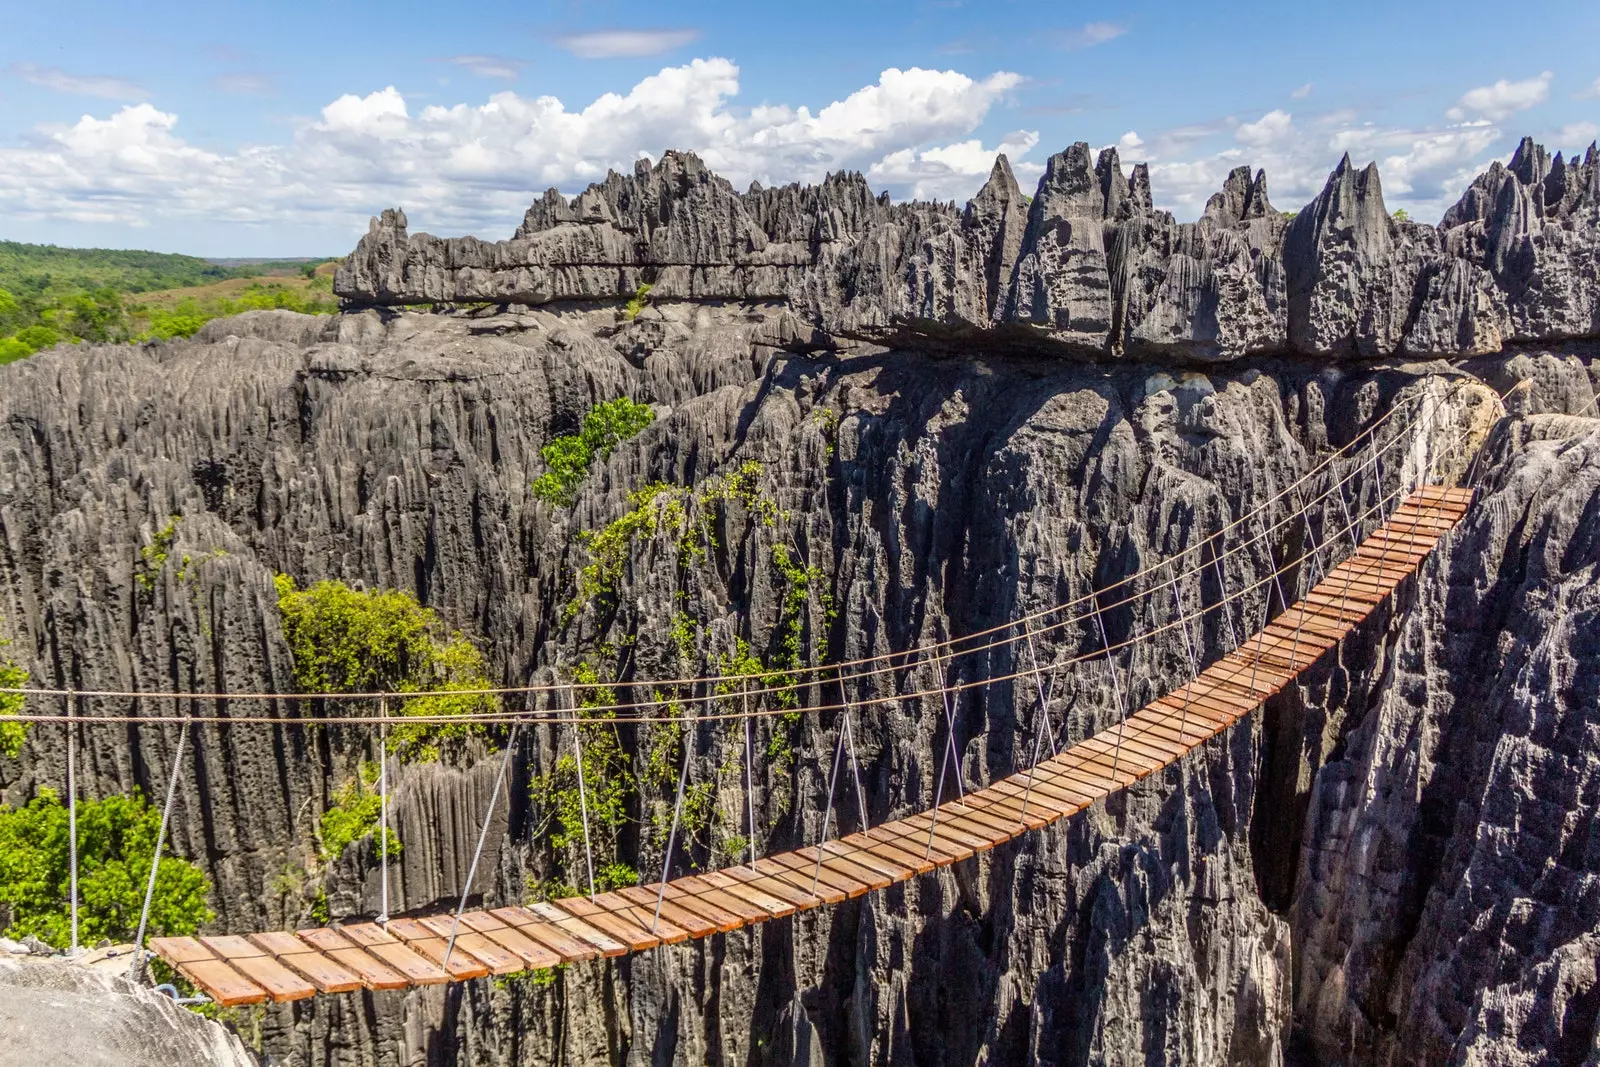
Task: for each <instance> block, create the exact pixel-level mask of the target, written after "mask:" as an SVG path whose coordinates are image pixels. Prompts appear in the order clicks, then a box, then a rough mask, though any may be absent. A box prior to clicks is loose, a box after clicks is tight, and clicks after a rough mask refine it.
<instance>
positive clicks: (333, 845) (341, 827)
mask: <svg viewBox="0 0 1600 1067" xmlns="http://www.w3.org/2000/svg"><path fill="white" fill-rule="evenodd" d="M377 780H378V765H377V764H376V763H369V764H365V765H363V766H362V768H361V773H360V774H359V775H358V776H357V777H355V778H353V779H351V780H350V781H348V782H346V783H345V784H344V785H343V786H341V787H340V788H338V789H337V790H335V791H334V794H333V807H331V808H329V809H328V810H327V811H325V812H323V813H322V818H321V819H320V820H318V822H317V844H318V848H319V851H320V852H321V853H322V859H323V861H324V862H327V863H331V862H333V861H334V860H336V859H338V858H339V857H340V856H342V855H344V853H345V850H346V849H348V848H349V847H350V846H351V845H353V844H355V843H356V842H357V841H360V840H362V839H363V838H365V837H366V836H368V835H369V834H371V833H373V832H374V831H376V830H377V829H378V822H379V815H380V812H381V810H382V807H383V796H382V794H380V793H377V792H374V791H373V788H372V786H373V784H374V783H375V782H376V781H377ZM387 838H388V842H389V862H391V863H393V862H394V861H395V860H396V859H398V858H399V856H400V838H398V837H396V836H395V832H394V829H393V828H392V827H390V828H387Z"/></svg>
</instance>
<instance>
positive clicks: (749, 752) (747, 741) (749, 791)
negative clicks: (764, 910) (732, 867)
mask: <svg viewBox="0 0 1600 1067" xmlns="http://www.w3.org/2000/svg"><path fill="white" fill-rule="evenodd" d="M734 640H735V641H737V640H738V638H735V639H734ZM739 688H740V689H741V690H743V698H744V792H745V802H746V803H747V804H748V805H749V809H750V816H749V819H750V869H751V870H752V871H753V870H755V869H756V786H755V775H754V771H753V770H752V766H753V764H754V762H755V743H754V741H752V740H751V731H750V682H749V681H748V680H746V681H743V682H741V683H740V685H739Z"/></svg>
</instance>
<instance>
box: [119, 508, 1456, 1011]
mask: <svg viewBox="0 0 1600 1067" xmlns="http://www.w3.org/2000/svg"><path fill="white" fill-rule="evenodd" d="M1471 498H1472V494H1471V492H1470V491H1468V490H1463V489H1450V488H1441V487H1429V488H1424V489H1421V490H1419V491H1418V492H1417V493H1414V494H1413V495H1412V496H1410V497H1409V498H1407V499H1406V501H1405V502H1404V503H1403V504H1401V506H1400V507H1399V508H1398V509H1397V510H1396V512H1395V514H1394V515H1393V516H1392V517H1391V518H1390V520H1389V521H1388V522H1387V523H1386V524H1384V525H1383V526H1382V527H1380V528H1379V529H1378V530H1375V531H1374V532H1373V533H1372V534H1371V535H1370V536H1368V538H1367V539H1366V541H1365V542H1364V543H1363V544H1362V545H1361V547H1360V548H1359V549H1357V550H1356V552H1355V553H1354V554H1352V555H1351V557H1350V558H1349V559H1348V560H1346V561H1345V562H1343V563H1341V564H1340V565H1339V566H1337V567H1335V568H1333V570H1332V571H1331V572H1330V573H1329V574H1328V575H1327V577H1325V578H1323V580H1322V581H1320V582H1318V583H1317V585H1316V586H1315V587H1314V588H1313V589H1312V590H1311V591H1310V592H1309V593H1308V594H1307V595H1306V597H1305V599H1304V600H1302V601H1300V602H1299V603H1297V604H1295V605H1294V606H1292V607H1291V608H1289V609H1288V610H1287V611H1285V612H1284V613H1283V614H1281V615H1279V616H1278V617H1277V618H1275V619H1274V620H1272V622H1271V623H1269V624H1268V625H1267V627H1266V629H1265V630H1263V631H1262V632H1260V633H1258V634H1255V635H1253V636H1252V637H1251V638H1250V639H1249V640H1247V641H1246V642H1245V643H1244V644H1243V645H1242V646H1240V647H1239V648H1238V649H1236V650H1234V651H1233V652H1231V653H1229V654H1228V655H1226V656H1224V657H1222V658H1221V659H1220V660H1218V661H1217V662H1215V663H1213V664H1211V665H1210V666H1209V667H1207V668H1206V669H1205V670H1203V671H1201V672H1200V675H1199V676H1198V677H1197V678H1195V679H1194V680H1193V681H1191V682H1189V683H1188V684H1186V685H1184V686H1182V687H1181V688H1179V689H1178V690H1176V691H1174V692H1172V693H1168V694H1167V695H1166V696H1163V697H1161V698H1159V699H1157V700H1154V701H1152V702H1151V703H1150V704H1148V705H1146V706H1145V707H1144V708H1142V709H1140V710H1139V711H1138V712H1136V713H1134V714H1133V715H1132V716H1130V717H1129V718H1128V719H1127V720H1126V721H1125V722H1124V723H1123V724H1120V725H1118V726H1112V727H1110V728H1108V729H1106V730H1102V731H1101V732H1100V733H1098V734H1095V735H1094V736H1093V737H1090V738H1088V739H1087V740H1085V741H1082V742H1080V743H1078V744H1076V745H1074V746H1072V747H1071V748H1069V749H1067V750H1066V751H1064V752H1062V753H1061V754H1060V755H1058V756H1056V757H1054V758H1053V759H1048V760H1044V761H1042V762H1041V763H1040V764H1039V765H1038V767H1037V768H1035V769H1034V770H1032V771H1020V772H1018V773H1016V774H1013V775H1011V776H1010V777H1008V778H1004V779H1001V780H1000V781H998V782H995V783H994V784H993V785H990V786H988V787H987V788H984V789H980V790H977V791H976V792H972V793H968V794H967V796H966V797H965V799H963V800H960V801H951V802H949V803H946V804H943V805H941V806H940V807H939V809H938V812H937V818H934V817H933V816H932V815H931V814H930V813H929V812H919V813H917V814H915V815H911V816H908V817H906V818H903V819H896V820H894V821H893V822H887V823H884V824H883V825H881V826H875V827H873V828H872V829H870V830H867V831H865V832H862V833H855V834H851V835H849V836H848V837H843V838H839V839H837V840H832V841H828V842H826V843H825V844H824V845H823V846H822V849H821V858H822V862H821V866H820V867H819V866H818V864H817V858H818V850H817V849H816V848H802V849H797V850H795V851H793V852H785V853H780V854H778V855H774V856H767V857H765V858H763V859H761V860H759V861H758V862H757V864H756V865H755V866H754V867H750V866H741V867H732V868H728V869H725V870H720V871H711V872H708V873H704V874H699V875H694V876H689V877H684V878H677V879H674V880H673V881H672V882H670V883H668V885H667V891H666V898H665V902H664V903H663V904H662V907H661V919H660V921H659V922H658V923H656V922H653V921H652V920H653V918H654V915H655V905H656V895H657V890H658V889H659V886H655V885H650V886H638V887H634V888H629V889H621V890H616V891H614V892H608V893H601V894H599V895H597V896H596V897H595V898H594V899H592V900H591V899H589V898H588V897H572V898H568V899H563V900H556V901H551V902H546V903H538V904H530V905H528V906H526V907H508V908H495V909H492V910H487V911H469V912H466V913H465V914H463V916H462V918H461V928H460V933H459V935H458V937H457V938H456V943H455V949H454V951H453V952H452V953H451V954H450V960H449V971H448V973H447V972H446V970H445V967H444V964H445V946H446V943H447V939H448V937H449V935H450V928H451V923H452V916H450V915H443V916H434V917H429V918H422V919H394V920H391V921H390V922H389V923H388V925H387V927H382V926H378V925H376V924H374V923H351V924H347V925H343V926H338V927H333V928H329V929H317V930H300V931H297V932H295V933H292V934H291V933H265V934H250V935H248V936H242V937H241V936H232V935H228V936H202V937H198V938H194V937H158V938H152V939H151V941H150V947H151V949H153V950H154V951H155V953H156V954H157V955H159V956H160V957H161V958H162V959H164V960H166V961H167V962H168V963H170V964H171V965H172V966H173V967H174V968H175V969H176V970H177V971H178V973H180V974H182V975H183V976H184V977H186V978H188V979H189V980H190V981H191V982H193V983H194V984H195V985H196V986H198V987H199V988H200V989H202V990H203V991H204V992H205V993H206V995H208V996H210V997H211V998H212V999H213V1000H215V1001H217V1002H218V1003H219V1004H222V1005H225V1006H232V1005H239V1004H254V1003H258V1002H260V1001H263V1000H268V999H271V1000H275V1001H289V1000H299V999H301V998H304V997H310V996H314V995H315V994H318V993H341V992H347V991H351V990H356V989H403V988H406V987H408V986H419V985H434V984H439V983H443V982H449V981H460V980H464V979H468V978H478V977H482V976H485V975H502V974H510V973H513V972H517V971H523V970H536V969H540V968H545V967H552V966H555V965H557V964H561V963H575V962H579V961H582V960H591V959H595V958H597V957H609V956H620V955H623V954H624V953H628V952H642V951H644V950H646V949H650V948H654V947H656V946H657V945H662V944H677V943H679V942H682V941H686V940H689V939H690V938H699V937H708V936H710V935H712V934H715V933H723V932H727V931H729V930H736V929H738V928H740V927H742V926H749V925H753V924H755V923H759V922H765V921H766V920H768V919H776V918H782V917H784V916H787V915H792V914H794V913H795V912H796V911H804V910H806V909H808V908H816V907H822V906H824V905H829V904H837V903H839V902H840V901H842V900H846V899H849V898H852V897H858V896H861V895H862V894H864V893H868V892H871V891H873V890H876V889H882V888H884V887H885V886H888V885H890V884H892V883H894V882H903V881H906V880H908V879H910V878H913V877H915V876H917V875H918V874H923V873H926V872H928V871H931V870H933V869H935V868H937V867H943V866H946V865H948V864H952V863H958V862H960V861H961V860H964V859H968V858H970V857H972V856H975V855H977V854H978V853H981V852H986V851H988V850H989V849H992V848H994V847H995V846H997V845H1000V844H1003V843H1005V842H1006V841H1009V840H1011V839H1012V838H1014V837H1017V836H1019V835H1021V834H1023V833H1025V832H1027V831H1029V830H1037V829H1039V828H1040V827H1042V826H1046V825H1048V824H1050V823H1052V822H1055V821H1056V820H1058V819H1064V818H1067V817H1068V816H1070V815H1074V814H1076V813H1077V812H1080V811H1082V810H1083V809H1084V808H1086V807H1088V806H1089V805H1090V804H1092V803H1094V802H1095V801H1096V800H1099V799H1101V798H1102V797H1105V796H1107V795H1109V794H1111V793H1113V792H1115V791H1116V790H1118V789H1124V788H1126V787H1127V786H1129V785H1131V784H1132V783H1134V782H1136V781H1138V780H1139V779H1141V778H1144V777H1145V776H1147V775H1150V774H1153V773H1155V772H1156V771H1159V770H1161V769H1162V768H1164V767H1166V766H1168V765H1170V764H1172V763H1173V762H1175V761H1176V760H1178V759H1180V758H1182V757H1183V756H1184V755H1185V754H1186V753H1188V752H1190V751H1191V750H1193V749H1194V748H1195V747H1196V746H1198V745H1201V744H1203V743H1205V742H1206V741H1207V740H1209V739H1210V738H1212V737H1215V736H1216V735H1217V734H1219V733H1221V732H1222V731H1223V730H1226V729H1227V728H1228V727H1229V726H1231V725H1233V724H1234V723H1235V722H1237V721H1238V720H1239V719H1240V718H1241V717H1242V716H1245V715H1248V714H1249V713H1250V712H1252V711H1254V710H1255V709H1256V708H1258V707H1260V706H1261V704H1262V703H1263V702H1264V701H1265V700H1267V699H1268V698H1270V697H1272V696H1273V695H1275V694H1276V693H1278V692H1279V691H1281V690H1282V689H1283V688H1284V687H1285V686H1286V685H1288V684H1289V683H1290V682H1291V681H1292V680H1293V679H1294V678H1295V676H1296V675H1298V674H1299V673H1300V672H1301V671H1303V670H1305V669H1306V668H1308V667H1310V666H1311V665H1312V664H1313V663H1314V662H1316V661H1317V660H1318V659H1320V658H1321V657H1322V655H1323V654H1324V653H1325V652H1327V651H1328V650H1329V649H1331V648H1333V647H1334V645H1336V644H1337V643H1338V642H1339V641H1340V640H1341V639H1342V638H1343V637H1344V636H1345V635H1346V634H1348V633H1350V632H1351V630H1353V629H1354V628H1355V626H1356V625H1357V624H1358V623H1360V622H1361V621H1362V620H1364V619H1365V618H1366V617H1367V616H1368V615H1369V614H1371V612H1372V611H1373V610H1374V609H1375V608H1376V607H1377V606H1378V605H1379V604H1381V603H1382V602H1383V601H1384V600H1385V599H1386V598H1387V597H1388V596H1389V595H1390V594H1392V593H1393V592H1394V590H1395V588H1396V587H1397V586H1398V585H1399V584H1400V582H1401V581H1403V580H1404V579H1405V578H1406V577H1407V576H1408V575H1410V574H1412V573H1414V572H1415V570H1416V568H1417V566H1418V565H1419V564H1420V563H1421V562H1422V561H1423V559H1424V558H1425V557H1426V556H1427V555H1428V553H1429V552H1431V551H1432V550H1433V547H1434V546H1435V545H1436V544H1437V543H1438V541H1439V539H1440V538H1441V537H1443V536H1444V535H1445V534H1446V533H1448V532H1449V531H1450V530H1451V529H1452V528H1453V527H1454V526H1455V524H1456V523H1457V522H1459V521H1460V519H1461V517H1462V516H1463V515H1464V514H1465V513H1466V510H1467V506H1468V504H1469V503H1470V501H1471ZM1119 742H1120V743H1119ZM813 881H815V886H814V887H813Z"/></svg>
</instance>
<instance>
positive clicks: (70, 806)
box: [66, 690, 78, 955]
mask: <svg viewBox="0 0 1600 1067" xmlns="http://www.w3.org/2000/svg"><path fill="white" fill-rule="evenodd" d="M66 701H67V862H68V863H69V864H70V866H71V868H72V874H71V878H72V948H71V951H72V953H73V954H74V955H76V954H77V951H78V775H77V766H76V764H77V760H76V756H75V753H74V751H73V750H74V749H75V748H77V742H78V721H77V711H78V697H77V694H75V693H73V692H71V691H70V690H69V691H68V692H67V698H66Z"/></svg>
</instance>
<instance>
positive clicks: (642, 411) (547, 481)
mask: <svg viewBox="0 0 1600 1067" xmlns="http://www.w3.org/2000/svg"><path fill="white" fill-rule="evenodd" d="M655 418H656V413H655V411H654V410H653V409H652V408H651V407H650V405H649V404H640V403H637V402H635V401H633V400H630V399H628V398H627V397H625V396H624V397H618V398H617V399H616V400H607V401H605V402H604V403H600V404H596V405H595V406H594V407H592V408H590V409H589V413H588V414H586V415H585V416H584V417H583V429H582V430H580V431H579V432H578V433H575V434H566V435H564V436H561V437H557V438H555V439H554V440H552V441H551V442H550V443H548V444H546V445H545V446H544V447H543V448H541V449H540V450H539V455H540V457H541V458H542V459H543V460H544V465H545V472H544V473H543V474H541V475H540V476H539V477H538V479H536V480H535V481H534V483H533V495H534V496H536V497H538V498H539V499H540V500H544V501H548V502H549V503H551V504H555V505H557V506H559V507H566V506H568V505H570V504H571V503H572V501H573V498H574V496H575V495H576V492H577V488H578V486H579V485H581V484H582V483H583V480H584V479H585V478H587V477H588V476H589V468H590V467H591V466H593V465H594V464H595V463H596V462H604V460H605V459H606V457H608V456H610V455H611V453H612V452H613V451H615V450H616V447H617V445H619V444H621V443H622V442H623V441H626V440H627V439H628V438H630V437H635V436H637V435H638V434H639V433H640V432H641V431H642V430H643V429H644V428H645V427H646V426H649V425H650V424H651V423H652V422H654V421H655Z"/></svg>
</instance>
